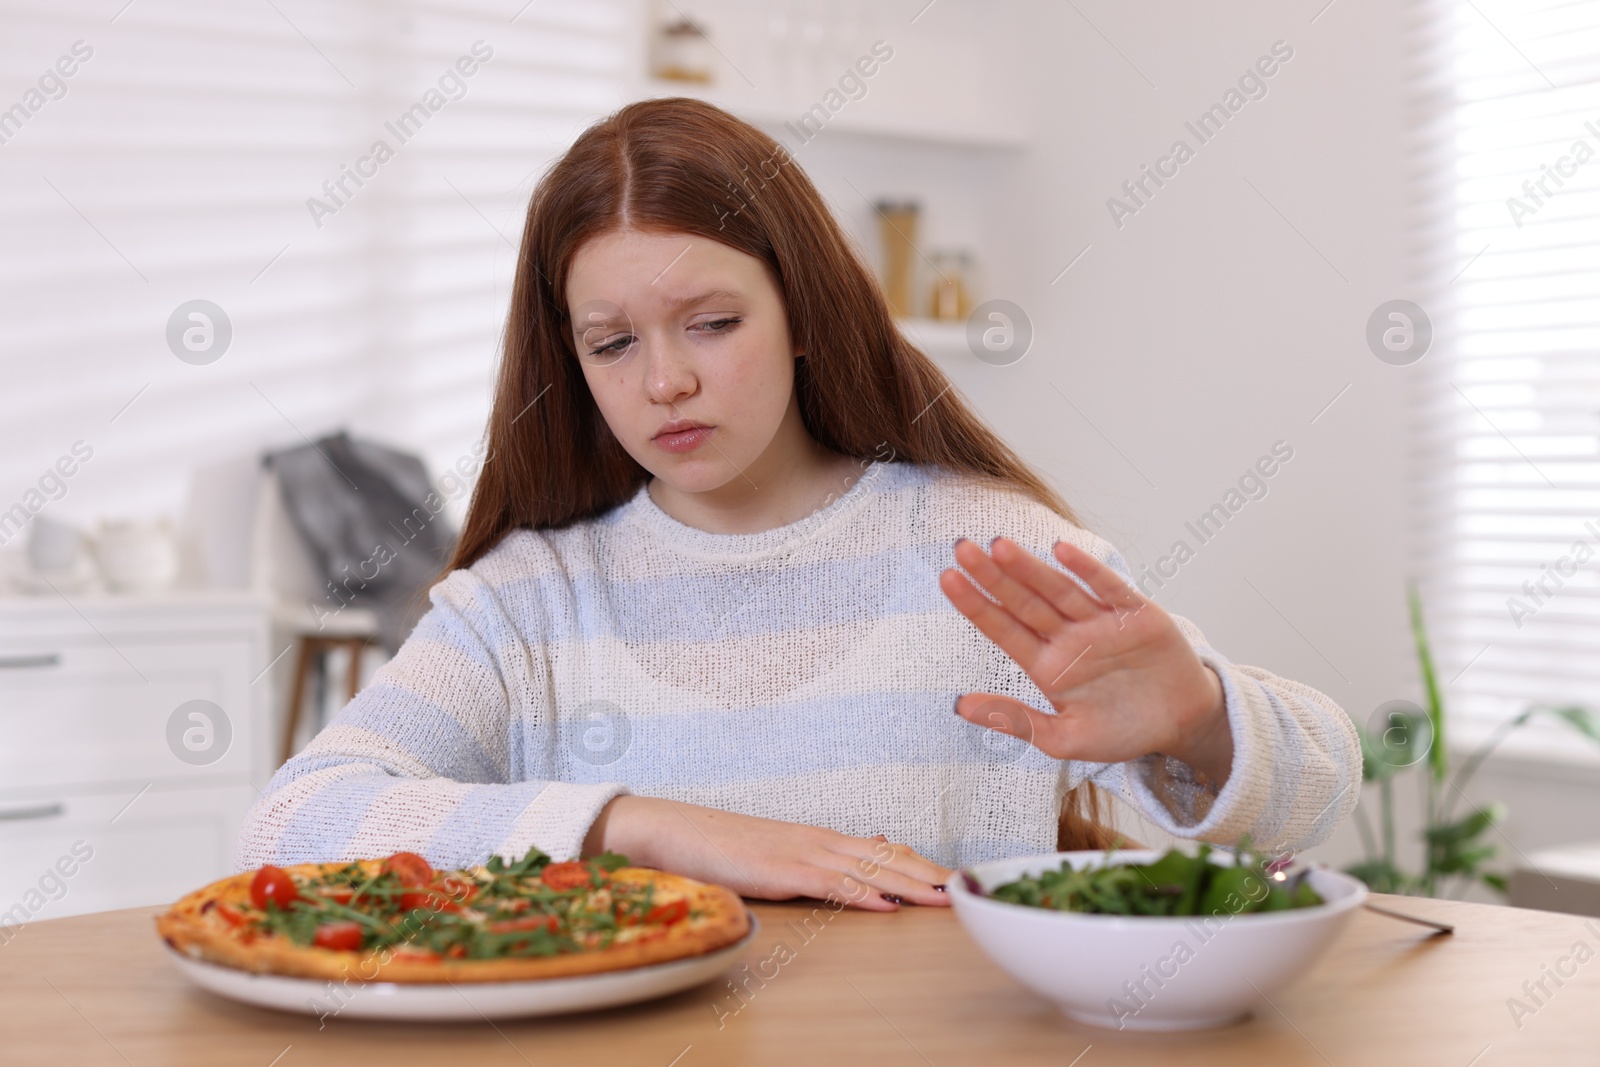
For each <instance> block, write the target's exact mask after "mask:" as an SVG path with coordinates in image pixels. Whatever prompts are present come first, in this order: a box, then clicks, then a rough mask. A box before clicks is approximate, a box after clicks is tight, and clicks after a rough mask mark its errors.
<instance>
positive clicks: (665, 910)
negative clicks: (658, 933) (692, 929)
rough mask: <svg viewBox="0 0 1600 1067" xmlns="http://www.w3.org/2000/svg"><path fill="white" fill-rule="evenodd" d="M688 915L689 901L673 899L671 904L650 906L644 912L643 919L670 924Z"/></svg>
mask: <svg viewBox="0 0 1600 1067" xmlns="http://www.w3.org/2000/svg"><path fill="white" fill-rule="evenodd" d="M688 917H689V902H688V901H687V900H674V901H673V902H672V903H671V904H657V905H656V906H655V907H653V908H651V909H650V910H649V911H648V912H646V913H645V916H644V921H645V922H647V923H661V924H662V925H664V926H670V925H672V924H673V923H675V922H680V921H681V920H683V919H687V918H688Z"/></svg>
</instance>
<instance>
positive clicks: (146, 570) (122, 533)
mask: <svg viewBox="0 0 1600 1067" xmlns="http://www.w3.org/2000/svg"><path fill="white" fill-rule="evenodd" d="M96 542H97V543H96V546H95V550H96V554H97V555H98V556H99V557H100V570H101V572H102V573H103V574H104V575H105V577H106V581H107V582H108V583H109V584H110V586H111V588H112V589H114V590H116V591H117V592H119V593H137V592H152V591H155V590H159V589H165V588H167V587H168V586H170V585H172V583H173V582H174V581H176V580H177V577H178V563H179V560H178V540H177V537H176V536H175V535H174V534H173V531H172V523H171V522H170V521H169V520H167V519H164V518H163V519H107V520H105V521H103V522H101V524H100V531H99V535H98V537H97V538H96Z"/></svg>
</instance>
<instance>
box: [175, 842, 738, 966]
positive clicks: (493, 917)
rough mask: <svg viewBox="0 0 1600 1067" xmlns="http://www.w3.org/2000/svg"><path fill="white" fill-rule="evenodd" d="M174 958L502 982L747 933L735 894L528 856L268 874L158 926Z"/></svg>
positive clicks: (195, 903) (307, 866)
mask: <svg viewBox="0 0 1600 1067" xmlns="http://www.w3.org/2000/svg"><path fill="white" fill-rule="evenodd" d="M156 929H157V931H158V932H159V933H160V934H161V936H162V937H163V938H164V939H165V940H166V942H167V944H169V945H171V946H172V948H173V949H174V950H175V951H178V952H181V953H183V954H184V955H186V956H189V957H191V958H194V959H200V960H205V961H208V962H210V963H217V964H222V965H224V966H227V967H235V968H238V969H241V970H246V971H254V972H257V973H261V974H276V975H288V976H294V977H304V978H326V979H343V978H350V977H359V978H360V979H361V980H363V981H383V982H501V981H523V980H533V979H542V978H561V977H570V976H574V975H582V974H594V973H598V972H601V971H617V970H625V969H627V968H631V967H642V966H646V965H648V964H653V963H665V962H668V961H670V960H677V959H685V958H688V957H692V956H701V955H705V954H706V953H709V952H714V951H716V950H717V949H720V948H723V947H725V946H727V945H731V944H733V943H734V942H736V941H738V940H739V939H740V938H742V937H744V936H745V934H746V933H747V932H748V931H749V929H750V918H749V914H748V913H747V912H746V910H745V907H744V902H743V901H741V900H740V899H739V897H738V895H737V894H736V893H734V892H733V891H732V890H729V889H725V888H723V887H721V886H715V885H707V884H705V883H703V882H696V881H694V880H692V879H689V878H684V877H681V876H679V875H675V874H668V873H667V872H665V871H658V870H654V869H652V868H646V867H631V866H629V865H628V861H627V859H626V858H625V857H623V856H619V855H617V854H616V853H612V852H607V853H604V854H602V855H600V856H596V857H594V858H592V859H589V860H584V861H581V862H576V861H574V862H561V863H556V862H552V861H551V859H550V857H549V856H547V855H545V854H544V853H543V852H540V851H539V850H538V849H537V848H534V849H529V851H528V853H527V855H525V856H524V857H523V858H522V859H520V860H517V861H515V862H513V863H507V862H505V861H504V860H503V859H501V857H499V856H494V857H491V858H490V860H489V862H488V863H487V864H486V865H484V866H480V867H474V868H471V869H469V870H457V871H436V870H434V869H433V868H432V867H431V866H430V865H429V864H428V861H427V860H425V859H423V858H422V857H421V856H419V855H417V854H416V853H414V852H397V853H395V854H394V855H392V856H390V857H388V858H387V859H381V860H379V859H369V860H358V861H355V862H351V863H303V864H299V865H296V866H290V867H274V866H271V865H268V866H265V867H262V868H260V869H259V870H255V871H247V872H245V873H243V874H236V875H234V876H232V877H230V878H224V879H222V880H220V881H217V882H213V883H212V884H211V885H208V886H206V887H205V888H204V889H199V890H196V891H195V892H193V893H190V894H189V895H188V896H186V897H184V898H182V899H181V900H179V901H178V902H177V903H175V904H173V905H172V907H171V908H170V909H168V910H167V911H166V912H164V913H163V914H161V915H159V916H157V917H156Z"/></svg>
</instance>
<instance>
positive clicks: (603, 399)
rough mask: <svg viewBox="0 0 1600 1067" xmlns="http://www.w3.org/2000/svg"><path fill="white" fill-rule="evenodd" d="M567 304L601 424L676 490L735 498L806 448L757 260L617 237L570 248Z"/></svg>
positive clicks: (780, 326) (771, 285)
mask: <svg viewBox="0 0 1600 1067" xmlns="http://www.w3.org/2000/svg"><path fill="white" fill-rule="evenodd" d="M567 308H568V312H569V315H570V317H571V319H572V329H573V345H574V348H575V350H576V352H577V359H578V361H579V363H580V364H581V366H582V367H583V376H584V379H585V380H586V381H587V382H588V385H589V391H590V392H591V393H592V394H593V395H594V399H595V403H596V404H597V405H598V406H599V408H600V413H601V415H602V416H603V417H604V418H605V420H606V424H607V425H608V426H610V428H611V432H612V433H613V434H615V435H616V437H617V440H618V441H619V442H621V444H622V447H623V448H625V449H627V451H628V454H629V455H631V456H633V458H634V459H636V460H638V461H639V464H640V465H641V466H643V467H644V468H645V469H646V470H648V471H650V473H652V474H654V475H655V476H656V477H657V478H658V479H660V480H661V481H663V482H665V483H667V485H668V486H670V487H671V488H672V489H673V490H676V491H678V492H681V493H712V494H714V495H715V494H716V491H717V490H720V489H723V488H724V487H725V486H726V487H727V493H728V495H730V496H734V497H741V496H743V495H744V490H746V489H749V488H751V487H753V486H755V485H758V484H763V482H764V479H763V475H764V474H771V473H773V472H774V471H776V470H778V469H781V468H782V467H783V466H784V465H785V464H786V463H788V462H790V461H792V460H793V459H794V457H795V455H796V454H797V453H796V452H795V451H793V450H797V449H799V448H801V447H802V446H803V445H804V444H807V443H809V442H810V438H809V436H808V435H807V434H806V433H805V430H804V427H803V425H802V424H801V422H800V413H799V405H798V402H797V401H796V398H795V393H794V359H795V354H794V349H793V344H792V342H791V341H790V338H789V323H788V317H787V315H786V314H785V311H784V306H783V298H782V295H781V294H780V293H779V291H778V287H777V284H776V282H775V280H774V279H773V277H772V276H771V273H770V271H769V269H768V267H767V265H766V264H765V263H764V262H762V261H761V260H759V259H757V258H755V257H754V256H749V255H746V254H745V253H743V252H740V251H737V250H736V249H733V248H730V247H728V246H727V245H724V244H720V243H718V242H716V241H712V240H710V239H708V238H705V237H699V236H694V235H690V234H674V233H660V232H651V233H644V232H640V231H638V230H632V229H625V230H619V231H614V232H612V233H608V234H604V235H602V236H600V237H596V238H593V239H591V240H589V241H587V242H585V243H584V245H583V246H582V247H581V248H580V249H579V250H578V253H577V255H576V257H575V258H574V260H573V264H572V272H571V276H570V278H569V280H568V282H567ZM813 447H814V446H813ZM733 483H737V484H733Z"/></svg>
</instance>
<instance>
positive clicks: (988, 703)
mask: <svg viewBox="0 0 1600 1067" xmlns="http://www.w3.org/2000/svg"><path fill="white" fill-rule="evenodd" d="M967 698H972V699H967ZM967 698H963V699H962V700H958V701H956V714H957V715H960V716H961V717H962V718H963V719H966V720H967V721H968V722H970V723H976V724H977V725H979V726H983V727H985V728H987V729H990V730H994V731H995V732H997V733H1002V734H1009V735H1010V736H1012V737H1020V738H1021V739H1022V740H1024V741H1026V742H1028V744H1030V745H1032V746H1033V747H1034V748H1036V749H1038V750H1039V751H1040V752H1043V753H1044V754H1045V755H1047V756H1053V757H1055V758H1056V759H1070V758H1072V744H1071V738H1070V736H1069V732H1070V720H1069V719H1068V718H1067V717H1066V716H1064V715H1046V714H1045V713H1044V712H1042V711H1040V710H1038V709H1037V708H1033V707H1029V706H1028V705H1027V704H1024V703H1023V702H1022V701H1020V700H1013V699H1012V698H1011V697H1007V696H1001V695H999V694H998V693H969V694H967ZM963 704H966V705H967V707H966V708H963V706H962V705H963Z"/></svg>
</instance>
